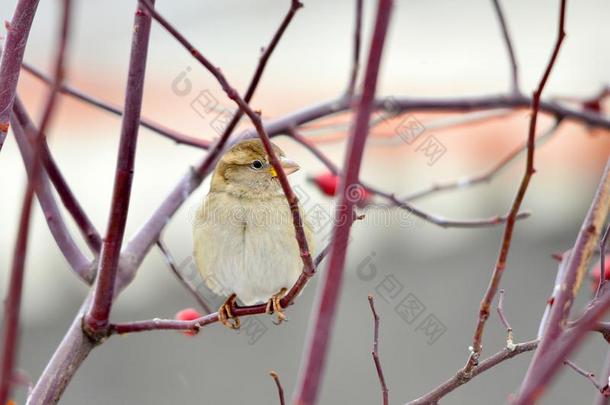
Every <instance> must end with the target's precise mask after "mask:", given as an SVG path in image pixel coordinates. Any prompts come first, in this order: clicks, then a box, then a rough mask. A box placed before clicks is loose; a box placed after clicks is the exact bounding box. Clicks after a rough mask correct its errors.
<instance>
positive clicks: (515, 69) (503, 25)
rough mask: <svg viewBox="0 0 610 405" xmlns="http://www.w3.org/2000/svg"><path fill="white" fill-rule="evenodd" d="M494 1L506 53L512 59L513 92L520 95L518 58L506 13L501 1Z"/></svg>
mask: <svg viewBox="0 0 610 405" xmlns="http://www.w3.org/2000/svg"><path fill="white" fill-rule="evenodd" d="M492 1H493V4H494V10H495V11H496V16H497V17H498V22H500V27H501V28H502V37H503V38H504V44H505V45H506V52H507V53H508V57H509V59H510V66H511V74H512V82H511V87H512V92H513V94H520V93H521V91H520V90H519V68H518V67H517V58H516V57H515V51H514V49H513V42H512V40H511V38H510V33H509V32H508V26H507V24H506V19H505V18H504V12H503V11H502V7H501V6H500V2H499V0H492Z"/></svg>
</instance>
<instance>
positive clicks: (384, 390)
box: [368, 294, 389, 405]
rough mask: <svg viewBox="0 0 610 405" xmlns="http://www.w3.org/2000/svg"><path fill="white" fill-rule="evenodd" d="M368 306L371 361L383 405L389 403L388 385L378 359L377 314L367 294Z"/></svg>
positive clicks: (371, 298) (373, 303)
mask: <svg viewBox="0 0 610 405" xmlns="http://www.w3.org/2000/svg"><path fill="white" fill-rule="evenodd" d="M368 298H369V306H370V307H371V312H372V313H373V328H374V329H373V352H372V353H371V354H372V356H373V361H374V362H375V368H376V369H377V377H378V378H379V385H381V398H382V401H383V405H388V404H389V391H388V386H387V385H386V383H385V378H384V377H383V369H382V368H381V360H379V315H377V311H376V310H375V302H374V301H375V299H374V298H373V296H372V295H370V294H369V297H368Z"/></svg>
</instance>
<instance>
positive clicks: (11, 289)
mask: <svg viewBox="0 0 610 405" xmlns="http://www.w3.org/2000/svg"><path fill="white" fill-rule="evenodd" d="M62 6H63V7H62V12H61V23H60V28H59V38H58V45H57V52H56V54H55V60H54V65H53V77H54V79H53V86H52V87H51V89H50V90H49V94H48V96H47V98H46V100H45V103H44V109H43V113H42V118H41V120H40V125H39V126H38V130H39V133H38V136H37V137H36V142H35V144H34V145H33V146H32V149H33V153H32V163H31V164H32V166H31V172H30V176H28V183H27V187H26V190H25V193H24V197H23V204H22V206H21V215H20V218H19V230H18V233H17V238H16V242H15V248H14V251H13V263H12V266H11V275H10V281H9V286H8V290H7V297H6V301H5V307H4V325H3V328H2V332H3V333H2V334H3V340H2V364H1V366H0V404H5V403H6V402H7V401H8V397H9V395H10V392H11V382H12V380H13V369H14V367H15V365H14V363H15V358H16V357H17V350H18V345H19V341H18V336H19V315H20V311H21V296H22V293H23V277H24V271H25V259H26V253H27V248H28V236H29V231H30V220H31V213H32V202H33V199H34V192H35V189H36V187H37V185H38V183H39V179H40V176H41V175H42V163H41V159H40V156H41V151H42V145H43V141H44V138H45V136H44V134H45V131H46V129H47V126H48V124H49V122H50V120H51V117H52V116H53V113H54V111H55V107H56V104H55V101H56V100H57V93H58V89H59V86H60V84H61V82H62V81H63V78H64V61H65V55H66V48H67V45H68V38H69V30H70V11H71V1H70V0H64V1H63V4H62ZM32 17H33V16H32ZM28 28H29V26H28ZM24 43H25V41H24ZM15 80H16V78H15ZM13 96H14V93H13ZM12 101H13V100H12V97H11V104H12ZM8 109H9V111H10V110H11V106H10V105H9V106H8Z"/></svg>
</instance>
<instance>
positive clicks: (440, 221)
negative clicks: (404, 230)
mask: <svg viewBox="0 0 610 405" xmlns="http://www.w3.org/2000/svg"><path fill="white" fill-rule="evenodd" d="M288 136H289V137H291V138H292V139H294V140H295V141H297V142H298V143H299V144H301V145H302V146H304V147H305V148H307V149H308V150H309V151H310V152H311V153H312V154H313V155H314V156H315V157H316V158H317V159H318V160H319V161H320V162H322V164H324V165H325V166H326V167H327V168H328V170H330V171H331V172H332V173H333V174H336V175H341V172H340V171H339V169H338V168H337V166H336V165H335V164H334V163H333V162H332V161H331V160H330V159H329V158H328V157H327V156H326V155H324V153H322V152H321V151H320V150H319V149H318V148H316V147H315V146H314V145H313V144H312V143H311V142H310V141H309V140H308V139H307V138H305V137H304V136H302V135H301V134H299V133H298V132H297V130H296V129H294V128H291V129H289V130H288ZM359 185H360V186H362V187H363V188H364V189H366V190H367V191H368V192H369V193H370V194H373V195H377V196H379V197H382V198H384V199H385V200H386V201H388V202H389V203H390V204H391V205H393V206H396V207H398V208H401V209H404V210H406V211H408V212H409V213H411V214H413V215H415V216H416V217H418V218H421V219H423V220H424V221H426V222H430V223H431V224H434V225H437V226H440V227H443V228H481V227H488V226H495V225H498V224H501V223H503V222H505V221H506V217H505V216H494V217H491V218H481V219H471V220H458V219H447V218H443V217H441V216H438V215H436V214H431V213H428V212H426V211H424V210H422V209H420V208H417V207H416V206H415V205H413V204H411V203H410V202H409V201H407V200H406V199H405V198H400V199H399V198H397V197H396V196H395V195H394V194H392V193H388V192H386V191H383V190H381V189H379V188H378V187H375V186H373V185H371V184H369V183H365V182H362V181H360V182H359ZM528 216H529V213H528V212H522V213H519V214H518V215H517V219H524V218H527V217H528Z"/></svg>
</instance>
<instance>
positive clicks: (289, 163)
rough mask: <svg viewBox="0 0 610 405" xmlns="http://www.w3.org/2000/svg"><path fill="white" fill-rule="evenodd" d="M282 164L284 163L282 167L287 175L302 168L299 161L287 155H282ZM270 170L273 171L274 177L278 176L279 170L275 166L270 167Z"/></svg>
mask: <svg viewBox="0 0 610 405" xmlns="http://www.w3.org/2000/svg"><path fill="white" fill-rule="evenodd" d="M280 164H281V165H282V168H283V169H284V173H286V175H288V174H292V173H294V172H296V171H297V170H299V169H300V168H301V166H299V165H298V164H297V162H295V161H294V160H292V159H288V158H285V157H280ZM269 171H270V172H271V175H272V176H273V177H277V172H276V171H275V169H274V168H273V166H271V167H270V168H269Z"/></svg>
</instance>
